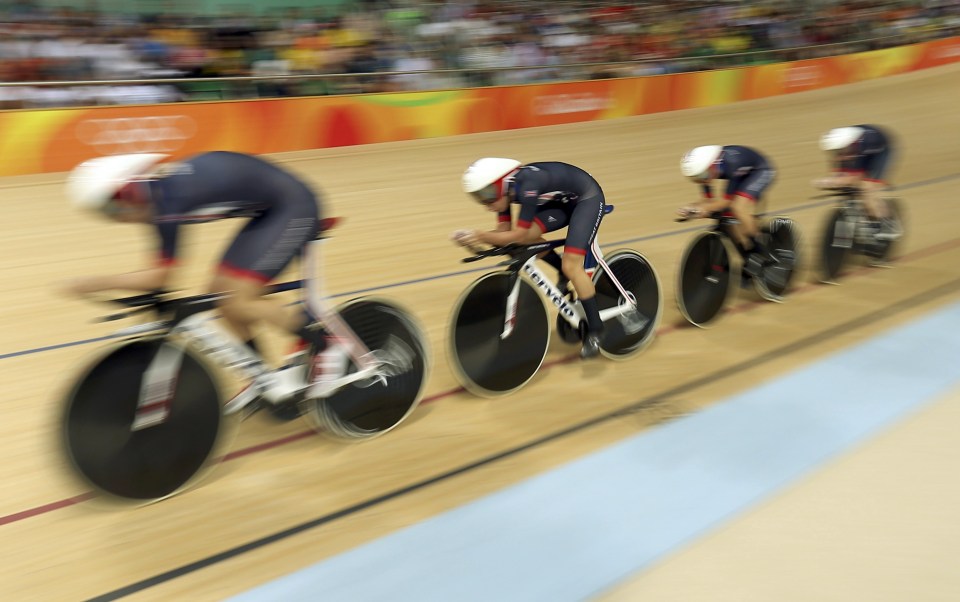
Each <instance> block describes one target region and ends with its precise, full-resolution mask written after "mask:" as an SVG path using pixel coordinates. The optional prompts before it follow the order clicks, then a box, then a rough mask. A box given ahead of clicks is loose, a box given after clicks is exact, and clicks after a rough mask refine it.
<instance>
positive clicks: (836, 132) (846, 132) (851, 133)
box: [820, 127, 863, 151]
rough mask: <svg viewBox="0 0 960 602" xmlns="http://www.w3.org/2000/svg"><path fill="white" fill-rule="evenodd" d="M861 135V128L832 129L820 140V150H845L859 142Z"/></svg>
mask: <svg viewBox="0 0 960 602" xmlns="http://www.w3.org/2000/svg"><path fill="white" fill-rule="evenodd" d="M862 135H863V128H858V127H845V128H834V129H832V130H830V131H829V132H827V133H826V134H824V135H823V136H822V137H821V138H820V150H824V151H835V150H840V149H842V148H847V147H848V146H850V145H851V144H853V143H854V142H856V141H857V140H859V139H860V136H862Z"/></svg>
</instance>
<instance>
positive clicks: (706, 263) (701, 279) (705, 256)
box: [677, 231, 739, 328]
mask: <svg viewBox="0 0 960 602" xmlns="http://www.w3.org/2000/svg"><path fill="white" fill-rule="evenodd" d="M735 253H736V251H735V250H734V248H733V244H732V243H731V242H730V240H729V239H728V238H727V237H726V236H724V235H722V234H720V233H718V232H713V231H706V232H700V233H699V234H697V236H696V237H694V239H693V240H692V241H691V242H690V244H689V245H687V248H686V250H685V251H684V255H683V259H682V260H681V261H680V274H679V282H678V283H677V305H678V306H679V308H680V313H681V314H683V317H684V318H686V319H687V321H688V322H690V323H691V324H693V325H694V326H699V327H701V328H703V327H706V326H707V325H708V324H710V322H712V321H713V320H714V319H715V318H716V317H717V315H718V314H719V313H720V310H721V309H723V306H724V305H725V304H726V302H727V297H728V296H729V294H730V291H731V290H732V288H733V283H734V282H736V281H737V280H738V279H739V268H738V267H737V266H735V265H734V263H733V261H732V258H733V256H734V254H735Z"/></svg>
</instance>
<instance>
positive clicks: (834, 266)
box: [818, 187, 904, 284]
mask: <svg viewBox="0 0 960 602" xmlns="http://www.w3.org/2000/svg"><path fill="white" fill-rule="evenodd" d="M825 196H826V197H827V198H832V199H835V200H836V205H835V206H834V208H833V209H832V210H831V212H830V215H829V216H828V217H827V220H826V223H825V226H824V229H823V237H822V238H821V242H820V266H819V274H818V275H819V279H820V281H821V282H825V283H829V284H836V281H837V278H838V277H839V276H840V273H841V272H842V271H843V269H844V267H846V266H847V265H849V263H850V260H851V258H852V257H853V256H861V257H866V258H867V259H868V261H870V262H872V263H874V264H875V265H881V264H884V263H885V262H887V261H890V259H891V258H892V257H893V255H894V252H895V249H896V246H897V244H898V243H899V241H900V239H901V238H902V237H903V232H904V227H903V214H902V211H901V206H900V201H899V199H895V198H889V197H888V198H884V199H882V200H883V202H884V203H886V205H887V211H888V212H889V216H890V217H889V218H887V219H886V220H884V221H882V222H880V221H877V220H874V219H872V218H871V217H870V216H869V215H868V214H867V211H866V207H865V206H864V203H863V200H862V198H861V193H860V190H859V189H858V188H855V187H841V188H833V189H830V192H829V193H827V195H825ZM818 198H823V197H818Z"/></svg>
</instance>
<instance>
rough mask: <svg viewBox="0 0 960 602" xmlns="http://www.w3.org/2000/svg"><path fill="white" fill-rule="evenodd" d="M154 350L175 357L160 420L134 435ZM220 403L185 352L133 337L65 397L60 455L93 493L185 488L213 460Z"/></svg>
mask: <svg viewBox="0 0 960 602" xmlns="http://www.w3.org/2000/svg"><path fill="white" fill-rule="evenodd" d="M161 347H164V348H168V349H167V350H168V352H169V350H170V349H171V348H172V349H175V350H176V351H179V352H180V353H179V354H178V353H176V352H173V353H171V354H170V355H173V356H177V355H179V358H178V359H177V360H176V361H179V368H177V369H176V371H175V376H174V381H175V385H174V389H173V395H172V397H170V399H169V403H168V404H164V407H165V408H166V410H165V415H166V417H165V419H163V420H162V422H160V423H158V424H154V425H152V426H145V427H143V428H140V429H138V430H134V428H133V425H134V420H135V418H136V417H137V411H138V407H137V406H138V402H139V399H140V394H141V393H140V392H141V386H142V384H143V379H144V374H145V372H146V371H147V368H148V367H150V366H151V363H152V362H153V361H154V358H155V357H156V356H157V354H158V351H159V350H160V349H161ZM221 426H222V417H221V398H220V392H219V390H218V387H217V383H216V382H215V380H214V378H213V376H212V375H211V374H210V372H209V371H208V370H207V368H206V367H205V366H204V365H203V363H202V362H201V360H200V359H199V358H197V357H195V356H194V354H193V353H192V352H190V351H189V350H183V349H182V348H180V347H179V346H178V347H172V344H171V343H169V342H164V340H163V339H140V340H134V341H130V342H127V343H124V344H122V345H121V346H119V347H116V348H114V349H113V350H111V351H109V352H108V353H107V354H106V355H104V356H103V357H101V358H100V359H98V360H97V361H95V363H94V364H93V365H92V366H91V367H90V368H89V369H88V370H87V371H86V373H85V374H83V376H82V377H81V378H80V379H79V380H78V382H77V385H76V386H75V387H74V389H73V391H71V392H70V394H69V396H68V398H67V403H66V411H65V416H64V421H63V429H64V443H65V446H66V452H67V456H68V458H69V460H70V463H71V465H72V466H73V468H75V469H76V471H77V473H79V475H80V476H81V477H82V478H83V479H84V480H85V481H87V482H88V483H89V484H90V485H91V486H93V487H94V488H95V489H96V490H98V491H100V492H103V493H106V494H108V495H110V496H116V497H118V498H124V499H129V500H137V501H149V500H156V499H161V498H164V497H167V496H169V495H172V494H174V493H176V492H177V491H179V490H181V489H182V488H184V487H185V486H187V485H188V484H189V483H190V482H191V481H192V480H193V479H194V477H195V476H197V475H198V474H199V473H200V472H201V470H202V469H203V468H204V467H205V465H207V464H208V463H209V462H210V461H211V460H212V459H213V456H214V451H215V448H216V446H217V441H218V439H219V437H220V435H221V431H222V429H221Z"/></svg>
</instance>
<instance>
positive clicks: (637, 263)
mask: <svg viewBox="0 0 960 602" xmlns="http://www.w3.org/2000/svg"><path fill="white" fill-rule="evenodd" d="M604 263H606V265H607V267H609V268H610V271H609V272H608V271H607V270H606V269H605V268H604V266H603V264H600V265H599V266H598V267H597V269H596V270H595V271H594V273H593V284H594V286H595V287H596V289H597V306H598V307H599V308H600V312H601V316H602V315H603V314H604V313H607V312H608V310H611V309H617V310H619V312H614V315H613V316H612V317H610V318H609V319H606V320H604V323H603V336H602V337H601V339H600V351H601V353H603V354H604V355H605V356H606V357H609V358H612V359H623V358H626V357H629V356H631V355H633V354H634V353H637V352H638V351H640V350H641V349H643V348H644V347H646V346H647V344H649V343H650V341H652V340H653V337H654V336H655V334H656V330H657V326H658V324H659V323H660V315H661V311H662V309H663V297H662V292H661V289H660V281H659V279H658V278H657V273H656V272H655V271H654V269H653V267H652V266H651V265H650V263H649V262H648V261H647V260H646V259H645V258H644V257H643V256H642V255H640V254H639V253H637V252H635V251H631V250H621V251H616V252H614V253H612V254H611V255H610V256H609V257H608V258H606V259H605V260H604ZM611 275H612V276H613V277H612V278H611ZM614 279H615V280H616V281H615V280H614ZM618 284H619V286H617V285H618ZM621 289H623V290H622V292H621ZM624 293H626V296H624Z"/></svg>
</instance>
